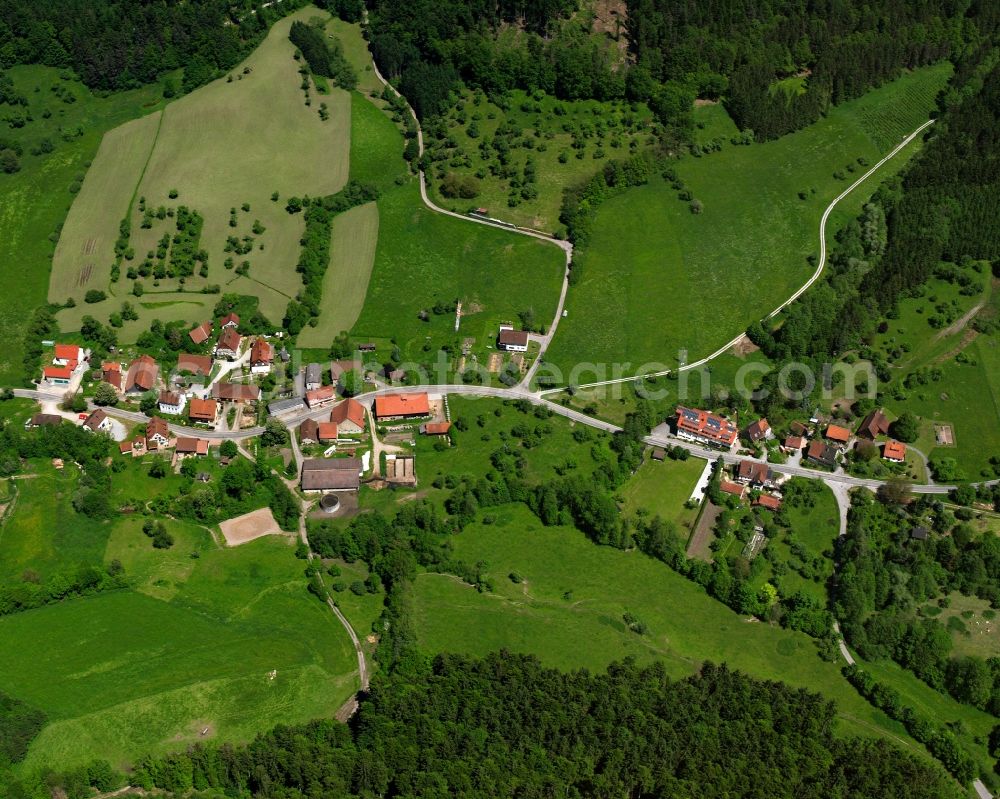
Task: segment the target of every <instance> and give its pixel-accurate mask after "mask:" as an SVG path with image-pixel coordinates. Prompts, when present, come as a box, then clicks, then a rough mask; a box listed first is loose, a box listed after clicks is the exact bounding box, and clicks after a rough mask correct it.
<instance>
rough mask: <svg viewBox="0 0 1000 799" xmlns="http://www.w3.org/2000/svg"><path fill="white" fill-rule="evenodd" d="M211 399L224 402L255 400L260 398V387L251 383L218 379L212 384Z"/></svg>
mask: <svg viewBox="0 0 1000 799" xmlns="http://www.w3.org/2000/svg"><path fill="white" fill-rule="evenodd" d="M212 399H216V400H222V401H224V402H255V401H257V400H259V399H260V388H259V387H257V386H255V385H253V384H252V383H224V382H221V381H220V382H218V383H216V384H215V385H213V386H212Z"/></svg>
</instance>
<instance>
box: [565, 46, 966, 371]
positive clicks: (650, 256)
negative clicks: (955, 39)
mask: <svg viewBox="0 0 1000 799" xmlns="http://www.w3.org/2000/svg"><path fill="white" fill-rule="evenodd" d="M949 74H950V67H949V66H948V65H942V66H934V67H927V68H925V69H922V70H919V71H916V72H912V73H909V74H907V75H905V76H903V77H901V78H900V79H898V80H897V81H894V82H893V83H890V84H887V85H886V86H883V87H882V88H880V89H877V90H875V91H872V92H869V93H868V94H866V95H865V96H864V97H861V98H859V99H858V100H854V101H852V102H849V103H844V104H843V105H840V106H837V107H836V108H833V109H831V110H830V112H829V114H828V115H827V116H826V117H825V118H823V119H822V120H821V121H819V122H817V123H815V124H813V125H811V126H810V127H808V128H805V129H803V130H800V131H797V132H795V133H792V134H789V135H788V136H784V137H782V138H781V139H779V140H776V141H772V142H766V143H763V144H752V145H748V146H738V145H731V144H728V143H727V144H725V145H723V147H722V149H721V150H720V151H718V152H713V153H709V154H707V155H704V156H702V157H700V158H696V157H693V156H687V157H685V158H683V159H682V160H681V161H679V162H678V163H677V165H676V173H677V175H678V177H679V178H680V179H682V180H683V182H684V184H685V185H686V186H687V188H688V189H689V190H690V191H691V192H692V194H693V197H694V198H695V199H697V200H699V201H700V202H701V203H702V204H703V211H702V212H701V213H692V211H691V208H690V207H689V203H687V202H682V201H681V200H680V199H678V191H676V190H674V189H673V188H671V185H670V184H669V183H668V182H667V181H665V180H662V179H661V178H660V177H658V176H657V177H655V178H654V179H652V180H651V181H650V183H649V184H647V185H645V186H640V187H638V188H633V189H629V190H627V191H625V192H624V193H622V194H619V195H617V196H615V197H613V198H612V199H610V200H608V201H606V202H605V203H604V204H603V205H602V206H601V207H600V209H599V211H598V213H597V216H596V220H595V223H594V229H593V234H592V237H591V240H590V242H589V243H588V244H587V246H586V247H582V248H580V249H579V251H578V252H577V254H576V257H575V268H576V269H577V270H579V274H578V278H577V281H578V282H577V284H576V285H575V286H574V287H573V288H572V289H571V290H570V294H569V297H568V299H567V309H568V310H569V316H568V318H567V319H565V320H563V321H562V322H561V324H560V327H559V333H558V335H557V336H556V338H555V341H554V342H553V344H552V347H551V348H550V350H549V353H548V358H549V360H551V361H553V362H554V363H556V364H557V365H558V366H560V367H561V368H562V369H563V370H566V371H568V370H569V368H570V367H572V366H573V365H574V364H576V363H580V362H595V363H623V362H624V363H626V364H628V365H629V366H628V368H629V369H631V370H632V371H633V373H634V372H641V371H647V370H648V371H653V370H654V369H653V368H652V367H651V364H653V363H655V364H659V368H660V369H663V368H665V367H666V368H670V367H675V366H677V365H678V363H680V362H681V360H682V359H683V358H685V355H684V353H686V361H688V362H690V361H694V360H697V359H699V358H702V357H704V356H706V355H708V354H710V353H711V352H713V351H714V350H715V349H716V348H718V347H720V346H722V345H723V344H725V342H726V341H729V340H730V339H732V338H733V337H734V336H736V335H738V334H739V333H740V332H741V331H742V330H744V329H745V328H746V327H747V326H748V325H749V324H750V323H751V322H753V321H754V320H756V319H759V318H761V317H763V316H765V315H766V314H767V313H769V312H770V311H771V310H773V309H774V308H775V307H777V306H778V305H779V304H780V303H781V302H782V301H784V300H785V299H787V298H788V297H789V296H790V295H791V294H792V293H793V292H794V291H795V290H796V289H797V288H799V287H800V286H801V285H802V284H803V283H804V282H805V280H806V279H807V278H808V277H809V276H810V275H811V274H812V272H813V268H814V267H813V266H812V264H810V263H809V262H808V260H807V258H808V257H809V256H815V255H818V249H819V248H818V242H817V232H818V229H819V220H820V217H821V215H822V213H823V211H824V209H825V208H826V207H827V205H828V204H829V203H830V201H831V200H832V199H833V198H834V197H836V196H837V195H838V194H839V193H840V192H842V191H843V190H844V188H846V187H847V186H848V185H850V183H851V182H853V181H854V180H855V179H856V178H857V177H859V176H860V175H861V174H863V173H864V171H865V169H866V167H865V164H873V163H875V162H876V161H877V160H878V159H879V158H880V157H881V156H882V155H883V154H884V153H885V152H887V151H888V150H889V149H891V147H892V146H893V145H894V144H895V143H896V142H898V141H899V140H900V139H901V138H902V137H903V136H904V135H905V134H906V133H909V132H910V131H912V130H913V129H915V128H916V127H917V126H918V125H919V124H920V123H921V122H923V121H924V120H926V119H927V117H928V115H929V114H930V111H931V109H932V107H933V100H934V97H935V94H936V92H937V90H938V89H939V88H940V87H941V86H942V85H943V84H944V82H945V81H946V80H947V78H948V76H949ZM713 113H714V114H718V113H719V112H718V111H713ZM918 149H919V142H914V143H912V144H911V145H910V146H909V147H907V148H906V149H905V150H904V151H903V152H901V153H900V154H899V155H897V156H896V158H894V159H893V160H892V161H890V162H889V163H888V164H886V165H885V166H884V167H883V168H882V169H881V170H880V171H879V172H878V173H876V176H873V178H872V179H870V180H869V181H868V182H866V183H864V184H862V186H860V187H859V188H858V189H857V190H856V191H855V192H853V193H852V194H851V195H849V196H848V197H847V198H846V199H845V200H844V201H842V202H841V203H840V204H838V206H837V208H836V211H835V212H834V213H832V214H831V219H830V224H829V226H828V230H827V233H828V235H830V234H832V233H834V232H835V231H836V230H837V229H838V228H839V227H840V226H841V225H842V224H843V223H844V222H846V221H847V220H848V219H851V218H853V217H854V216H855V215H856V214H857V213H858V211H859V210H860V207H861V205H862V203H863V202H864V200H865V198H866V197H868V196H870V194H871V193H872V192H873V191H874V190H875V188H877V186H878V184H879V182H880V181H881V180H884V179H885V178H886V177H888V176H889V175H891V174H894V173H896V172H898V170H899V169H901V168H902V166H903V165H904V164H905V163H906V161H907V160H908V159H909V158H910V157H911V156H912V155H913V154H914V153H915V152H917V150H918ZM835 175H836V176H835ZM800 193H802V195H803V196H804V198H805V199H800V196H799V195H800ZM626 374H628V371H626ZM581 382H582V381H581Z"/></svg>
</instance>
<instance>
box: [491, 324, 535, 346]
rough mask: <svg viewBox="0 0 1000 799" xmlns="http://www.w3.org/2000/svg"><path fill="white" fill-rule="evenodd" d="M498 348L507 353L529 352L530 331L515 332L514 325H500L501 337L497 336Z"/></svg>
mask: <svg viewBox="0 0 1000 799" xmlns="http://www.w3.org/2000/svg"><path fill="white" fill-rule="evenodd" d="M497 346H498V347H499V348H500V349H502V350H507V352H527V351H528V331H527V330H515V329H514V326H513V325H508V324H502V325H500V335H499V336H497Z"/></svg>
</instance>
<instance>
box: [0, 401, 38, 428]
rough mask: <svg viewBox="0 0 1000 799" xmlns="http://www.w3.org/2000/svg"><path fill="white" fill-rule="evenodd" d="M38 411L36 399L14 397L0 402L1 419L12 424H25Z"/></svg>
mask: <svg viewBox="0 0 1000 799" xmlns="http://www.w3.org/2000/svg"><path fill="white" fill-rule="evenodd" d="M36 413H38V403H37V402H35V401H34V400H30V399H20V398H18V397H14V398H13V399H9V400H3V401H2V402H0V419H3V420H4V421H7V422H11V423H12V424H20V425H23V424H24V423H25V422H26V421H28V419H30V418H31V417H32V416H34V415H35V414H36Z"/></svg>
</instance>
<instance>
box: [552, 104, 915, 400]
mask: <svg viewBox="0 0 1000 799" xmlns="http://www.w3.org/2000/svg"><path fill="white" fill-rule="evenodd" d="M932 124H934V120H933V119H928V120H927V121H926V122H924V124H922V125H921V126H920V127H919V128H917V129H916V130H915V131H913V132H912V133H911V134H910V135H908V136H907V137H906V138H904V139H903V140H902V141H901V142H900V143H899V144H897V145H896V146H895V147H894V148H893V149H892V150H891V151H890V152H889V153H887V154H886V155H885V156H884V157H883V158H882V159H881V160H880V161H879V162H878V163H877V164H875V165H874V166H873V167H872V168H871V169H869V170H868V171H867V172H865V174H863V175H862V176H861V177H859V178H858V179H857V180H856V181H854V182H853V183H852V184H851V185H850V186H848V187H847V188H846V189H844V190H843V191H842V192H841V193H840V194H838V195H837V196H836V197H835V198H834V199H833V201H832V202H831V203H830V204H829V205H828V206H827V207H826V210H825V211H823V216H822V217H821V218H820V221H819V261H817V263H816V269H815V271H814V272H813V274H812V277H810V278H809V279H808V280H807V281H806V282H805V283H804V284H803V285H802V286H801V288H799V289H798V290H797V291H796V292H795V293H794V294H792V296H791V297H789V298H788V299H787V300H785V301H784V302H783V303H781V305H779V306H778V307H777V308H775V309H774V310H773V311H771V313H769V314H768V315H767V316H766V317H765V319H773V318H774V317H775V316H777V315H778V314H779V313H781V312H782V311H783V310H785V308H787V307H788V306H789V305H791V304H792V303H793V302H795V300H797V299H798V298H799V297H801V296H802V295H803V294H804V293H805V292H806V291H807V290H808V289H809V287H810V286H812V285H813V283H815V282H816V281H817V280H819V277H820V275H822V274H823V268H824V267H825V266H826V223H827V220H828V219H829V218H830V214H831V213H833V209H834V208H836V207H837V204H838V203H839V202H840V201H841V200H843V199H844V198H845V197H846V196H847V195H848V194H850V193H851V192H852V191H854V190H855V189H856V188H857V187H858V186H860V185H861V184H862V183H864V182H865V181H866V180H867V179H868V178H869V177H871V176H872V175H873V174H874V173H875V172H876V171H878V170H879V169H880V168H881V167H882V166H884V165H885V164H886V163H888V162H889V161H890V160H892V158H893V157H895V156H896V155H898V154H899V152H900V151H901V150H902V149H903V148H904V147H906V145H908V144H909V143H910V142H912V141H913V140H914V139H915V138H916V137H917V136H919V135H920V134H921V133H922V132H923V131H924V130H925V129H926V128H927V127H928V126H930V125H932ZM743 336H744V334H743V333H740V334H739V335H738V336H736V337H735V338H734V339H732V340H731V341H729V342H727V343H726V344H723V345H722V346H721V347H719V349H717V350H716V351H715V352H713V353H712V354H711V355H708V356H706V357H704V358H702V359H700V360H697V361H694V362H693V363H687V364H683V365H681V366H678V367H677V368H676V369H665V370H663V371H661V372H650V373H648V374H646V375H639V377H661V376H663V375H668V374H671V373H672V372H686V371H688V370H689V369H697V368H698V367H699V366H704V365H705V364H706V363H708V362H709V361H712V360H714V359H716V358H718V357H719V356H720V355H722V354H723V353H724V352H726V351H727V350H729V349H730V348H731V347H733V346H734V345H736V344H737V343H738V342H739V341H740V340H741V339H742V338H743ZM636 377H637V376H636V375H633V376H632V377H619V378H614V379H611V380H599V381H597V382H595V383H583V384H581V385H580V386H579V388H595V387H597V386H607V385H612V384H614V383H627V382H629V381H631V380H635V379H636ZM550 391H562V389H550Z"/></svg>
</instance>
